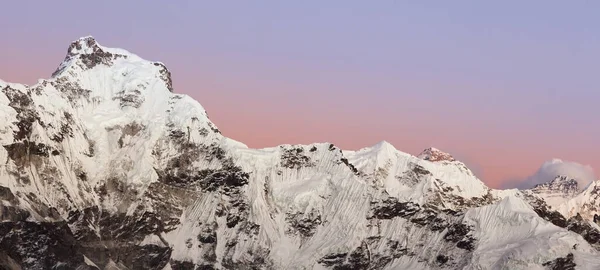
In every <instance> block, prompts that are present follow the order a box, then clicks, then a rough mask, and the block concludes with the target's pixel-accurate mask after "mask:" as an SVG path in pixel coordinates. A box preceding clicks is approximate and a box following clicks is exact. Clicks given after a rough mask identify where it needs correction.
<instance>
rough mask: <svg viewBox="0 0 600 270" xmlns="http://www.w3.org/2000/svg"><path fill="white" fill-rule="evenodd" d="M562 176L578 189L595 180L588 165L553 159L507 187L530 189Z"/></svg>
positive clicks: (592, 171)
mask: <svg viewBox="0 0 600 270" xmlns="http://www.w3.org/2000/svg"><path fill="white" fill-rule="evenodd" d="M559 175H564V176H567V177H570V178H573V179H575V180H576V181H577V184H578V185H579V188H580V189H583V188H585V187H586V186H587V185H588V184H589V183H591V182H592V181H594V180H596V179H597V178H596V175H595V173H594V169H593V168H592V167H590V166H589V165H582V164H579V163H577V162H572V161H563V160H560V159H553V160H550V161H546V162H544V164H542V166H541V167H540V168H539V169H538V170H537V172H535V174H533V175H532V176H529V177H527V178H525V179H522V180H515V181H511V183H508V184H507V185H506V186H507V187H516V188H522V189H524V188H532V187H533V186H535V185H537V184H541V183H545V182H548V181H552V180H553V179H554V178H556V176H559Z"/></svg>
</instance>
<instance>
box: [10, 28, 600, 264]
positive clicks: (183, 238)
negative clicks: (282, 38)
mask: <svg viewBox="0 0 600 270" xmlns="http://www.w3.org/2000/svg"><path fill="white" fill-rule="evenodd" d="M0 90H1V94H0V144H1V145H2V147H0V159H1V160H2V163H1V165H0V217H1V219H2V220H1V221H2V222H0V268H1V269H600V257H599V255H600V254H599V252H598V249H599V248H600V245H599V242H600V231H599V229H600V228H599V227H598V225H597V224H596V223H595V222H594V216H595V215H597V212H598V206H599V205H600V201H599V200H598V194H599V193H598V190H599V189H598V188H597V186H598V183H599V182H594V183H592V184H591V185H590V186H588V187H585V188H584V187H577V185H576V182H575V183H573V182H571V181H569V180H570V179H568V177H565V178H560V179H555V180H553V181H552V182H550V183H547V184H544V185H539V186H537V187H535V188H533V189H531V190H523V191H520V190H494V189H490V188H488V187H487V186H485V185H484V184H483V182H481V181H480V180H479V179H478V178H477V177H476V176H475V175H474V174H473V173H472V172H471V171H470V170H469V169H468V168H467V167H466V166H465V164H463V163H461V162H460V161H458V160H455V159H454V158H453V157H452V156H451V155H449V154H447V153H444V152H442V151H440V150H437V149H434V148H430V149H427V150H425V151H424V153H422V154H421V155H419V156H418V157H417V156H412V155H410V154H407V153H403V152H401V151H398V150H396V149H395V148H394V147H393V146H392V145H391V144H389V143H387V142H381V143H379V144H377V145H375V146H372V147H367V148H364V149H360V150H358V151H345V150H341V149H340V148H338V147H336V146H335V145H333V144H329V143H315V144H311V145H281V146H278V147H273V148H266V149H250V148H248V147H246V146H245V145H244V144H242V143H239V142H236V141H234V140H231V139H229V138H227V137H225V136H223V135H222V134H221V132H220V131H219V130H218V129H217V127H216V126H215V125H214V124H213V123H212V122H211V121H210V120H209V119H208V116H207V114H206V112H205V110H204V109H203V107H202V106H201V105H200V104H199V103H198V102H196V101H195V100H193V99H192V98H190V97H188V96H186V95H181V94H177V93H176V92H175V91H174V89H173V84H172V81H171V77H170V72H169V71H168V69H167V68H166V67H165V65H164V64H162V63H160V62H151V61H146V60H143V59H142V58H140V57H138V56H136V55H134V54H132V53H129V52H127V51H125V50H121V49H111V48H107V47H103V46H101V45H100V44H98V43H97V42H96V40H94V39H93V38H92V37H85V38H81V39H79V40H77V41H74V42H73V43H72V44H71V46H70V47H69V49H68V52H67V56H66V58H65V60H64V61H63V62H62V63H61V64H60V65H59V68H58V69H57V70H56V71H55V72H54V73H53V75H52V77H51V78H50V79H46V80H40V81H39V82H38V83H37V84H35V85H32V86H27V85H22V84H13V83H6V82H3V81H0ZM580 188H581V189H583V190H581V191H580V190H579V189H580Z"/></svg>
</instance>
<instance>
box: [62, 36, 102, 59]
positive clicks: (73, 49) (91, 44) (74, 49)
mask: <svg viewBox="0 0 600 270" xmlns="http://www.w3.org/2000/svg"><path fill="white" fill-rule="evenodd" d="M100 50H102V48H101V47H100V45H99V44H98V42H96V39H95V38H94V37H92V36H85V37H81V38H79V39H77V40H75V41H73V42H71V45H70V46H69V49H68V51H67V55H68V56H74V55H77V54H89V53H93V52H95V51H100Z"/></svg>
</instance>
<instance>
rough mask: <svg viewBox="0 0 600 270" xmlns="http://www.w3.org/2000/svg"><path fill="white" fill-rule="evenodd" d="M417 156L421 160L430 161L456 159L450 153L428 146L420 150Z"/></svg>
mask: <svg viewBox="0 0 600 270" xmlns="http://www.w3.org/2000/svg"><path fill="white" fill-rule="evenodd" d="M417 157H418V158H420V159H423V160H427V161H431V162H437V161H456V159H454V157H453V156H452V155H450V154H448V153H446V152H443V151H441V150H439V149H437V148H434V147H429V148H427V149H425V150H423V152H421V154H419V155H418V156H417Z"/></svg>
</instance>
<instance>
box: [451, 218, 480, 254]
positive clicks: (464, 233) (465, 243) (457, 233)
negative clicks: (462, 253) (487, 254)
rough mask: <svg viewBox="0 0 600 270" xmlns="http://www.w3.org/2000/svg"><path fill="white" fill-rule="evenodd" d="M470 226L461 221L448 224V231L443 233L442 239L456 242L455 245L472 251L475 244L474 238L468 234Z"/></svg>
mask: <svg viewBox="0 0 600 270" xmlns="http://www.w3.org/2000/svg"><path fill="white" fill-rule="evenodd" d="M470 233H471V228H470V227H469V226H467V225H466V224H463V223H456V224H452V225H450V227H449V228H448V232H446V235H444V240H446V241H448V242H453V243H456V246H457V247H458V248H461V249H465V250H469V251H472V250H473V249H474V248H475V246H474V244H475V238H473V236H471V235H469V234H470Z"/></svg>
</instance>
